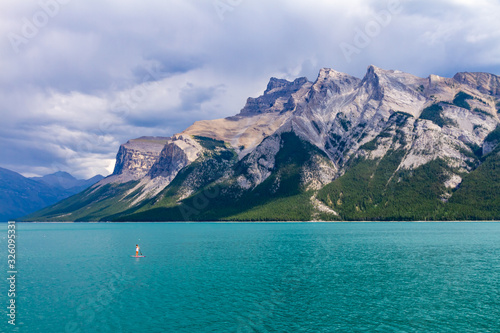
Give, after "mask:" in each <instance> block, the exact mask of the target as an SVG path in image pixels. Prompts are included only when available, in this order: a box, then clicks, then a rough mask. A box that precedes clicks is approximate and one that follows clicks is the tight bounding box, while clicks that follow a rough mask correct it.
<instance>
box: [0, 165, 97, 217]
mask: <svg viewBox="0 0 500 333" xmlns="http://www.w3.org/2000/svg"><path fill="white" fill-rule="evenodd" d="M103 178H104V177H103V176H101V175H97V176H94V177H92V178H90V179H87V180H83V179H76V178H75V177H73V176H72V175H71V174H69V173H67V172H63V171H58V172H55V173H53V174H50V175H45V176H43V177H30V178H28V177H24V176H22V175H21V174H19V173H17V172H14V171H12V170H8V169H4V168H0V221H7V220H12V219H16V218H19V217H21V216H24V215H26V214H30V213H33V212H35V211H38V210H40V209H42V208H44V207H47V206H50V205H53V204H54V203H56V202H58V201H60V200H63V199H65V198H68V197H70V196H71V195H74V194H76V193H79V192H81V191H83V190H85V189H86V188H88V187H90V186H92V185H94V184H95V183H97V182H99V181H101V180H102V179H103Z"/></svg>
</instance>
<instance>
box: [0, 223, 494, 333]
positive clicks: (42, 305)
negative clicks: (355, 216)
mask: <svg viewBox="0 0 500 333" xmlns="http://www.w3.org/2000/svg"><path fill="white" fill-rule="evenodd" d="M0 228H1V234H0V248H1V249H2V251H1V252H0V253H4V256H3V257H2V258H1V259H0V261H1V262H0V268H1V270H2V275H3V277H4V278H2V281H4V282H2V287H1V295H0V300H1V301H2V308H3V309H4V310H3V314H2V316H1V320H2V322H1V323H0V331H2V332H189V333H191V332H241V333H243V332H245V333H246V332H500V323H499V321H500V298H499V294H500V223H286V224H280V223H270V224H267V223H266V224H252V223H234V224H217V223H206V224H205V223H182V224H175V223H159V224H154V223H144V224H141V223H125V224H108V223H102V224H100V223H99V224H95V223H93V224H83V223H75V224H42V223H36V224H24V223H23V224H21V223H18V224H16V233H17V248H16V251H17V257H16V259H17V270H18V274H17V276H16V292H17V298H16V305H17V308H16V311H17V318H16V322H17V325H16V326H15V327H12V325H8V324H7V320H8V317H7V316H6V315H5V314H6V310H5V309H6V306H7V304H8V303H7V302H8V298H7V289H8V285H7V283H6V282H5V281H6V278H7V270H8V269H7V254H6V252H7V251H6V249H7V240H6V236H7V231H6V230H7V226H6V224H1V225H0ZM137 243H138V244H139V245H140V246H141V251H142V253H143V254H144V255H146V258H140V259H137V258H131V257H130V255H132V254H134V252H135V244H137Z"/></svg>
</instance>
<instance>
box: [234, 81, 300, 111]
mask: <svg viewBox="0 0 500 333" xmlns="http://www.w3.org/2000/svg"><path fill="white" fill-rule="evenodd" d="M308 83H309V82H308V81H307V78H305V77H302V78H298V79H296V80H295V81H293V82H289V81H287V80H280V79H276V78H274V77H273V78H271V80H270V81H269V84H268V85H267V89H266V91H265V92H264V95H262V96H260V97H258V98H251V97H250V98H249V99H248V100H247V104H246V105H245V107H244V108H243V109H242V110H241V112H240V115H241V116H249V115H255V114H260V113H269V112H282V111H286V109H289V107H290V106H291V105H290V104H287V102H288V101H289V99H290V97H291V96H292V94H294V93H295V92H297V91H299V90H300V88H302V87H303V86H304V85H305V84H308Z"/></svg>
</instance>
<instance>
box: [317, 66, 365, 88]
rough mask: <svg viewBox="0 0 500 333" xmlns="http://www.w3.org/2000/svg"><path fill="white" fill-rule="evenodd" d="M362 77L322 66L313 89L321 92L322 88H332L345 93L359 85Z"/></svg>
mask: <svg viewBox="0 0 500 333" xmlns="http://www.w3.org/2000/svg"><path fill="white" fill-rule="evenodd" d="M360 82H361V80H360V79H358V78H356V77H354V76H351V75H349V74H345V73H342V72H338V71H336V70H333V69H330V68H322V69H321V70H320V71H319V75H318V78H317V79H316V82H314V84H313V90H314V91H315V92H320V91H322V90H326V89H328V90H330V91H332V92H334V93H345V92H347V91H351V90H352V89H354V88H355V87H357V86H358V85H359V83H360Z"/></svg>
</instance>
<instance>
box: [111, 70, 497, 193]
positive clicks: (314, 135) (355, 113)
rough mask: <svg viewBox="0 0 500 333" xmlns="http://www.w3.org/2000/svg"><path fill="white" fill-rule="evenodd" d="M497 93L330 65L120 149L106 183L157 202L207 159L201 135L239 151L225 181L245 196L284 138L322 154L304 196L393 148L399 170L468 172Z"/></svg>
mask: <svg viewBox="0 0 500 333" xmlns="http://www.w3.org/2000/svg"><path fill="white" fill-rule="evenodd" d="M499 96H500V77H498V76H496V75H493V74H486V73H458V74H456V75H455V77H454V78H443V77H439V76H437V75H430V76H429V77H428V78H419V77H416V76H414V75H411V74H407V73H403V72H401V71H395V70H384V69H380V68H377V67H375V66H369V67H368V69H367V72H366V75H365V76H364V77H363V78H362V79H359V78H356V77H353V76H350V75H348V74H345V73H340V72H337V71H335V70H333V69H328V68H323V69H321V71H320V73H319V75H318V77H317V79H316V81H315V82H309V81H307V79H306V78H298V79H296V80H294V81H292V82H290V81H287V80H282V79H276V78H271V80H270V82H269V84H268V85H267V89H266V90H265V92H264V94H263V95H262V96H260V97H258V98H249V99H248V100H247V103H246V105H245V107H244V108H243V109H242V110H241V112H240V113H239V114H238V115H236V116H233V117H229V118H225V119H217V120H210V121H198V122H196V123H194V124H193V125H192V126H190V127H189V128H188V129H186V130H185V131H183V132H182V133H181V134H178V135H175V136H173V137H172V138H169V139H167V138H161V140H160V139H158V138H156V139H155V138H141V139H136V140H131V141H129V142H127V143H126V144H125V145H122V147H120V151H119V153H118V156H117V164H116V168H115V172H114V174H113V176H112V177H110V178H111V179H108V180H107V182H110V181H113V182H114V181H121V182H124V181H127V180H138V179H141V182H140V184H139V185H138V186H137V187H136V188H135V189H134V190H137V189H141V191H142V194H141V196H140V197H139V198H138V199H137V200H139V199H140V200H142V199H144V198H145V197H147V196H151V195H155V194H157V193H159V191H161V190H162V189H163V188H165V187H166V186H167V185H168V184H170V182H171V181H172V180H173V179H174V178H175V177H176V176H177V174H178V173H179V171H180V170H182V169H183V168H185V167H186V166H188V165H190V164H191V163H192V162H194V161H195V160H197V159H198V158H200V157H202V156H204V152H205V151H206V150H205V148H203V147H202V146H200V144H199V143H198V142H197V139H196V136H199V137H207V138H211V139H215V140H220V141H224V142H225V143H227V144H228V145H229V146H230V147H231V149H233V150H234V151H235V152H236V153H237V155H238V159H239V160H240V161H242V163H243V164H244V165H245V170H246V173H245V174H240V175H237V174H235V175H226V176H227V177H232V176H234V177H235V182H236V183H237V184H238V185H239V187H240V188H243V189H247V190H250V189H252V188H255V187H256V186H258V185H259V184H261V183H262V182H264V181H265V180H266V179H267V178H268V177H269V176H270V175H271V174H272V172H273V170H274V169H275V158H276V155H277V154H278V152H279V151H280V149H281V147H280V139H279V138H280V135H281V134H282V133H285V132H293V133H294V134H295V135H297V136H298V137H299V138H301V139H302V140H304V141H306V142H309V143H311V144H312V145H314V146H315V147H317V148H318V149H319V150H320V151H322V152H324V153H325V156H327V157H325V158H327V159H326V160H325V159H323V158H319V157H318V158H316V160H315V161H316V162H314V163H312V164H311V163H310V164H309V165H307V166H304V169H303V175H302V178H303V183H304V184H306V183H307V184H310V185H309V187H310V189H319V188H321V187H322V186H324V185H325V184H327V183H328V182H330V181H332V180H333V179H335V178H336V177H339V176H340V175H342V174H343V173H345V172H346V171H347V169H348V168H349V164H348V161H349V160H350V159H351V158H353V157H364V158H368V159H373V160H376V159H380V158H383V157H384V156H385V155H386V154H388V152H390V151H394V150H404V151H405V155H404V158H403V159H402V161H401V164H400V165H399V167H398V169H414V168H417V167H419V166H421V165H424V164H426V163H428V162H430V161H433V160H435V159H438V158H441V159H444V160H446V161H447V163H448V164H449V166H450V167H453V168H454V169H456V170H459V171H460V172H469V171H470V170H471V168H472V166H473V165H474V163H478V161H477V160H476V159H475V157H474V154H477V152H478V151H479V150H478V148H482V149H483V152H484V153H488V152H490V151H492V150H493V149H494V148H495V146H496V145H497V144H498V142H497V141H493V142H485V138H486V137H487V136H488V134H489V133H491V132H492V131H493V130H495V128H496V127H497V125H498V124H499V123H500V120H499V118H498V114H497V109H498V105H499V104H500V103H499V101H500V98H499ZM369 143H370V144H371V146H370V149H368V146H367V144H369ZM113 177H115V178H113ZM108 178H109V177H108ZM458 179H459V177H458V176H457V175H454V174H450V181H449V182H448V183H447V184H446V186H447V187H450V186H456V185H457V182H458ZM137 200H136V202H138V201H137Z"/></svg>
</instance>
